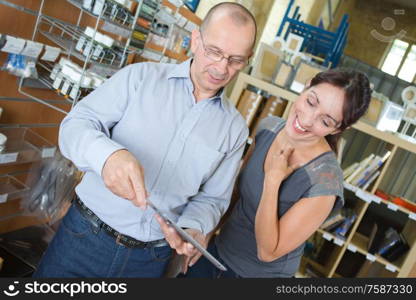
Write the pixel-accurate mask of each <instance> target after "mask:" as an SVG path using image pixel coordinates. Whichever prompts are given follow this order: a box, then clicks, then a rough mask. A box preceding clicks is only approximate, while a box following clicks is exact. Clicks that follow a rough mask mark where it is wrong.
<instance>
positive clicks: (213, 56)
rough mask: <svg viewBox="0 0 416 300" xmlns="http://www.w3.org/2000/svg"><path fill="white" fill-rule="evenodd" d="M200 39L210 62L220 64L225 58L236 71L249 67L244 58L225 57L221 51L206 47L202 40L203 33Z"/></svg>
mask: <svg viewBox="0 0 416 300" xmlns="http://www.w3.org/2000/svg"><path fill="white" fill-rule="evenodd" d="M200 37H201V42H202V47H203V48H204V53H205V56H206V57H208V58H209V59H210V60H212V61H215V62H220V61H222V60H223V59H224V58H225V59H226V60H227V61H228V65H229V66H230V67H231V68H233V69H235V70H241V69H243V68H244V67H245V66H246V65H247V62H248V59H247V58H242V57H238V58H237V57H233V56H229V57H225V56H224V54H222V53H221V52H220V51H217V50H214V49H211V48H208V47H206V46H205V43H204V40H203V38H202V33H201V34H200Z"/></svg>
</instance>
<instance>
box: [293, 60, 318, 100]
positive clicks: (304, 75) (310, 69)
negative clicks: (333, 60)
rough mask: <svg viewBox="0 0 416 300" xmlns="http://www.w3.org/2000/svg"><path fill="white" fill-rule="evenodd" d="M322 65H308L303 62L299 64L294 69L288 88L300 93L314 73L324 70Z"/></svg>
mask: <svg viewBox="0 0 416 300" xmlns="http://www.w3.org/2000/svg"><path fill="white" fill-rule="evenodd" d="M324 70H325V69H324V68H323V67H319V66H315V65H310V64H307V63H305V62H301V63H300V64H299V67H298V69H297V70H296V74H295V77H294V79H293V81H292V84H291V85H290V89H291V90H292V91H295V92H297V93H301V92H302V91H303V90H304V89H305V86H306V84H307V83H308V81H309V80H311V79H312V78H313V77H314V76H315V75H316V74H318V73H319V72H322V71H324Z"/></svg>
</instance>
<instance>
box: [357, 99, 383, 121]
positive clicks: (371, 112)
mask: <svg viewBox="0 0 416 300" xmlns="http://www.w3.org/2000/svg"><path fill="white" fill-rule="evenodd" d="M383 105H384V101H383V100H381V99H378V98H374V97H372V98H371V101H370V104H369V106H368V110H367V112H366V113H365V115H364V116H362V120H363V121H365V122H366V123H369V124H371V125H376V124H377V121H378V119H379V118H380V115H381V112H382V111H383Z"/></svg>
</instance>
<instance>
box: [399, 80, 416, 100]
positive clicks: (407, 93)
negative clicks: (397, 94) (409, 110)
mask: <svg viewBox="0 0 416 300" xmlns="http://www.w3.org/2000/svg"><path fill="white" fill-rule="evenodd" d="M402 101H403V103H404V104H405V105H411V104H416V86H413V85H410V86H408V87H407V88H405V89H403V91H402Z"/></svg>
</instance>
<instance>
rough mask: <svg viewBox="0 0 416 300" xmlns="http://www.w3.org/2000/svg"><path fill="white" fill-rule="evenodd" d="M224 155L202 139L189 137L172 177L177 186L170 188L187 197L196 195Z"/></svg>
mask: <svg viewBox="0 0 416 300" xmlns="http://www.w3.org/2000/svg"><path fill="white" fill-rule="evenodd" d="M224 155H225V154H224V153H222V152H219V151H217V150H215V149H213V148H211V147H209V146H208V145H206V144H205V143H204V142H202V141H198V140H197V139H188V140H187V141H186V142H185V145H184V148H183V152H182V155H181V156H180V159H179V161H178V164H177V165H176V167H175V173H174V176H173V178H172V179H171V185H172V184H173V185H175V186H173V187H172V188H173V189H170V190H178V191H179V192H180V193H181V194H182V195H185V196H187V197H190V196H194V195H196V194H197V193H198V191H199V190H200V187H201V186H202V185H203V184H204V183H205V182H206V181H207V180H208V178H209V177H210V176H211V175H212V174H213V173H214V171H215V170H216V169H217V168H218V166H219V164H220V163H221V161H222V160H223V158H224Z"/></svg>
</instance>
